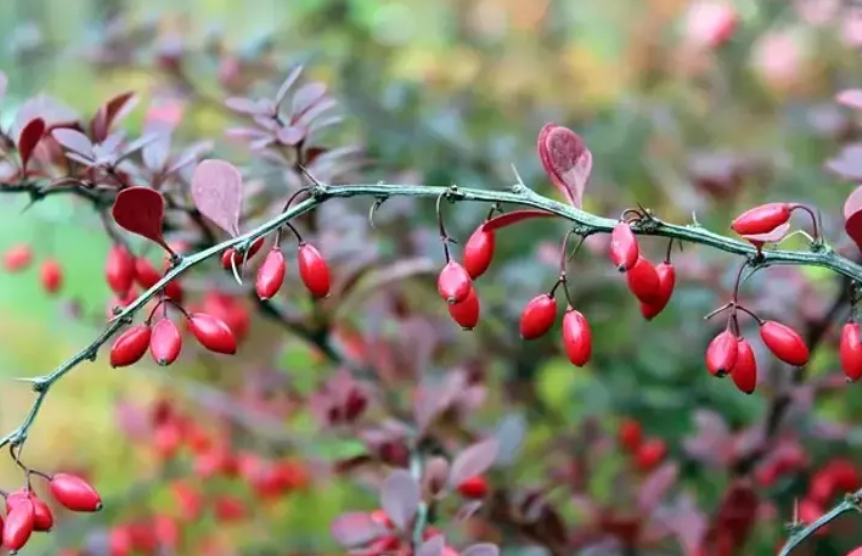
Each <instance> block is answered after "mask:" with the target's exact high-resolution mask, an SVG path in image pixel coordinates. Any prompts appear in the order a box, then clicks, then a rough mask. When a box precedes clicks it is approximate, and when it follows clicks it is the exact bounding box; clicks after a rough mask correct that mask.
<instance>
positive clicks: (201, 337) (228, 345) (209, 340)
mask: <svg viewBox="0 0 862 556" xmlns="http://www.w3.org/2000/svg"><path fill="white" fill-rule="evenodd" d="M189 330H190V331H191V333H192V334H193V335H194V337H195V339H197V341H198V342H200V344H201V345H202V346H204V347H205V348H207V349H208V350H210V351H212V352H215V353H223V354H225V355H233V354H234V353H236V337H235V336H234V335H233V332H232V331H231V329H230V327H229V326H228V325H227V324H225V323H224V321H221V320H219V319H217V318H215V317H213V316H212V315H207V314H206V313H195V314H192V315H189Z"/></svg>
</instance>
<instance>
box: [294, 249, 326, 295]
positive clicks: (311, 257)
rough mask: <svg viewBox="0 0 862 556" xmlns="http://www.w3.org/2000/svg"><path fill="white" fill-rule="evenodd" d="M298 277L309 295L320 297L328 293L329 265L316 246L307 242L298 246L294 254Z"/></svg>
mask: <svg viewBox="0 0 862 556" xmlns="http://www.w3.org/2000/svg"><path fill="white" fill-rule="evenodd" d="M296 257H297V266H298V267H299V278H300V279H301V280H302V283H303V284H305V287H306V288H308V291H310V292H311V295H313V296H314V297H316V298H318V299H320V298H323V297H326V296H327V295H329V288H330V285H331V284H330V277H329V265H328V264H327V263H326V259H324V258H323V255H321V254H320V251H318V250H317V248H316V247H314V246H313V245H310V244H308V243H303V244H302V245H300V246H299V251H298V252H297V254H296Z"/></svg>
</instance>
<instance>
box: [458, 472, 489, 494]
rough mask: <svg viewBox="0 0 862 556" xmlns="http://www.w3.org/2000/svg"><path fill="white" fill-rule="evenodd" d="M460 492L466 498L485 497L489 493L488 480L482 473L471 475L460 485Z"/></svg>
mask: <svg viewBox="0 0 862 556" xmlns="http://www.w3.org/2000/svg"><path fill="white" fill-rule="evenodd" d="M458 494H460V495H461V496H463V497H464V498H471V499H478V498H484V497H485V496H486V495H487V494H488V481H487V480H485V477H482V476H481V475H477V476H476V477H471V478H469V479H467V480H466V481H464V482H463V483H461V484H460V485H458Z"/></svg>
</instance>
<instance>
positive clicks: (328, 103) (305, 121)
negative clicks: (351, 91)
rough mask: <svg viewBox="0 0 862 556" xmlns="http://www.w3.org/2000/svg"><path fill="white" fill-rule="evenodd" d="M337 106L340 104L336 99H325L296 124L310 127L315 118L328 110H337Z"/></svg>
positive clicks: (307, 111) (310, 109) (306, 112)
mask: <svg viewBox="0 0 862 556" xmlns="http://www.w3.org/2000/svg"><path fill="white" fill-rule="evenodd" d="M337 105H338V103H337V102H336V101H335V99H334V98H325V99H323V100H321V101H320V102H318V103H317V104H315V105H314V106H312V107H311V108H309V109H308V110H306V111H305V113H304V114H303V115H302V117H301V118H298V119H297V120H296V123H297V124H299V125H301V126H304V127H309V125H311V124H312V122H313V121H314V119H315V118H317V117H319V116H320V115H322V114H323V113H324V112H326V111H327V110H331V109H332V108H335V107H336V106H337Z"/></svg>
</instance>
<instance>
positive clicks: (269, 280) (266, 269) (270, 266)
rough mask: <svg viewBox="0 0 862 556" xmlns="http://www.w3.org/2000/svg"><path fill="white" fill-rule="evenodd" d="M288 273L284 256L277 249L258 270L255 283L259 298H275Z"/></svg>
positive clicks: (267, 256)
mask: <svg viewBox="0 0 862 556" xmlns="http://www.w3.org/2000/svg"><path fill="white" fill-rule="evenodd" d="M286 273H287V264H286V263H285V262H284V254H283V253H282V252H281V250H280V249H278V248H275V249H273V250H272V251H270V252H269V253H268V254H267V255H266V258H265V259H264V260H263V264H262V265H260V268H258V269H257V277H256V278H255V282H254V288H255V291H256V292H257V296H258V297H259V298H261V299H270V298H272V297H275V295H276V294H277V293H278V290H280V289H281V286H282V284H283V283H284V276H285V274H286Z"/></svg>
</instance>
